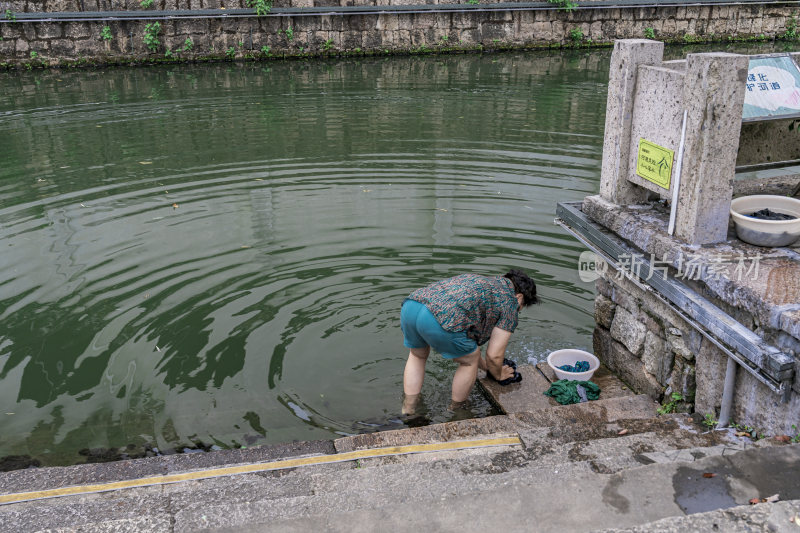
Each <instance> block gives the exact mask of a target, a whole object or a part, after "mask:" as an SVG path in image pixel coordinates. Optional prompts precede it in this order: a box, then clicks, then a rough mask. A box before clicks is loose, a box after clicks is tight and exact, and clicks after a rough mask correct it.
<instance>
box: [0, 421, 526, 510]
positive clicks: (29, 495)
mask: <svg viewBox="0 0 800 533" xmlns="http://www.w3.org/2000/svg"><path fill="white" fill-rule="evenodd" d="M519 444H522V441H520V439H519V437H518V436H513V437H496V438H491V439H477V440H462V441H455V442H439V443H435V444H411V445H407V446H389V447H386V448H370V449H367V450H357V451H354V452H345V453H335V454H330V455H314V456H310V457H300V458H297V459H284V460H281V461H272V462H269V463H256V464H249V465H240V466H226V467H222V468H210V469H206V470H197V471H194V472H184V473H181V474H168V475H164V476H151V477H143V478H138V479H127V480H125V481H113V482H110V483H98V484H95V485H78V486H74V487H62V488H59V489H48V490H39V491H33V492H18V493H16V494H3V495H0V505H7V504H10V503H19V502H27V501H32V500H43V499H46V498H58V497H61V496H75V495H78V494H91V493H96V492H108V491H112V490H121V489H133V488H137V487H148V486H152V485H166V484H169V483H181V482H184V481H195V480H198V479H208V478H214V477H222V476H235V475H238V474H250V473H253V472H264V471H268V470H280V469H283V468H296V467H298V466H311V465H320V464H329V463H341V462H345V461H355V460H357V459H369V458H372V457H386V456H389V455H406V454H410V453H430V452H443V451H452V450H465V449H469V448H486V447H490V446H515V445H519Z"/></svg>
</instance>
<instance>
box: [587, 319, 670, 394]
mask: <svg viewBox="0 0 800 533" xmlns="http://www.w3.org/2000/svg"><path fill="white" fill-rule="evenodd" d="M593 349H594V353H595V355H596V356H597V357H598V358H599V359H600V360H601V361H602V362H603V363H605V365H606V366H607V367H608V368H609V369H610V370H611V371H612V372H614V373H615V374H616V375H617V376H619V377H620V379H622V380H623V381H624V382H625V383H627V384H628V385H630V387H631V388H632V389H633V390H634V391H636V392H638V393H641V394H647V395H648V396H650V397H651V398H653V399H654V400H660V399H661V395H662V391H663V387H662V386H661V385H660V384H659V383H658V381H656V379H655V378H654V377H653V376H651V375H649V374H648V373H647V372H645V370H644V367H643V366H642V362H641V361H640V360H639V359H638V358H637V357H636V356H635V355H633V354H632V353H631V352H629V351H628V350H627V349H625V346H623V345H622V344H620V343H618V342H616V341H614V339H613V338H612V337H611V334H610V333H609V332H608V331H606V330H604V329H603V328H595V330H594V335H593Z"/></svg>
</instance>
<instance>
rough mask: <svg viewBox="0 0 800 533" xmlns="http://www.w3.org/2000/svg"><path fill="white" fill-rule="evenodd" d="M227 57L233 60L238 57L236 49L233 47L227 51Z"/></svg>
mask: <svg viewBox="0 0 800 533" xmlns="http://www.w3.org/2000/svg"><path fill="white" fill-rule="evenodd" d="M225 56H226V57H227V58H228V59H233V58H235V57H236V48H234V47H233V46H231V47H230V48H228V49H227V50H225Z"/></svg>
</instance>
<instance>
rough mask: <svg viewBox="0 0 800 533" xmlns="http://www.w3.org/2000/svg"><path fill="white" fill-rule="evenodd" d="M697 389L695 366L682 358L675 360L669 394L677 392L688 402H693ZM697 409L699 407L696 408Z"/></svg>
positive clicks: (670, 378) (668, 389)
mask: <svg viewBox="0 0 800 533" xmlns="http://www.w3.org/2000/svg"><path fill="white" fill-rule="evenodd" d="M696 389H697V387H696V378H695V367H694V366H692V365H690V364H687V363H685V362H684V361H683V360H681V359H677V360H675V366H674V368H673V369H672V374H671V375H670V377H669V387H668V388H667V391H666V392H667V393H668V394H671V393H673V392H677V393H678V394H680V395H681V396H682V397H683V399H684V400H685V401H686V402H689V403H692V400H693V399H694V398H695V397H696V394H697V391H696ZM695 410H697V409H696V408H695Z"/></svg>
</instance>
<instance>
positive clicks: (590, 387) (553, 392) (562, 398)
mask: <svg viewBox="0 0 800 533" xmlns="http://www.w3.org/2000/svg"><path fill="white" fill-rule="evenodd" d="M578 385H581V386H582V387H583V388H584V389H586V398H587V399H589V400H596V399H598V398H599V397H600V387H598V386H597V384H596V383H592V382H591V381H571V380H568V379H562V380H559V381H556V382H555V383H553V384H552V385H550V388H549V389H547V390H546V391H545V392H544V394H546V395H547V396H550V397H552V398H555V400H556V401H557V402H558V403H560V404H561V405H568V404H571V403H580V401H581V397H580V395H579V394H578V390H577V389H576V387H577V386H578Z"/></svg>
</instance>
